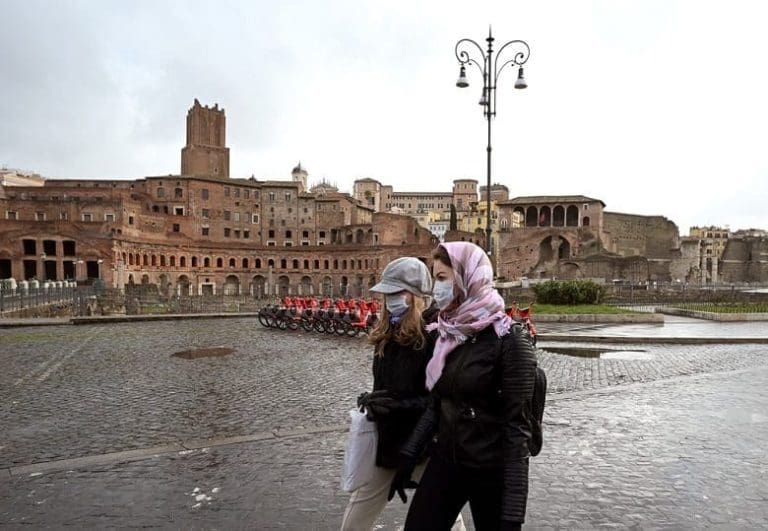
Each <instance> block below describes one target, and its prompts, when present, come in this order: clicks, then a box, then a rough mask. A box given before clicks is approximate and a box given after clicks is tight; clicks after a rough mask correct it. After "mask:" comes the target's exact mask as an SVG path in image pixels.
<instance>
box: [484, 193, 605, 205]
mask: <svg viewBox="0 0 768 531" xmlns="http://www.w3.org/2000/svg"><path fill="white" fill-rule="evenodd" d="M537 203H550V204H551V203H600V204H601V205H603V207H605V203H603V202H602V200H600V199H594V198H592V197H587V196H585V195H529V196H522V197H513V198H512V199H507V200H506V201H499V203H498V204H500V205H531V204H537Z"/></svg>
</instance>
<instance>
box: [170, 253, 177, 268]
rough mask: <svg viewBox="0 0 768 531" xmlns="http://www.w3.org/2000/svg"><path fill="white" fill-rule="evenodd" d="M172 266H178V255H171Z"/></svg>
mask: <svg viewBox="0 0 768 531" xmlns="http://www.w3.org/2000/svg"><path fill="white" fill-rule="evenodd" d="M171 267H176V257H175V256H173V255H171Z"/></svg>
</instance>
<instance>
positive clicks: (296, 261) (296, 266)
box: [291, 258, 299, 269]
mask: <svg viewBox="0 0 768 531" xmlns="http://www.w3.org/2000/svg"><path fill="white" fill-rule="evenodd" d="M291 265H292V266H293V269H298V268H299V261H298V260H296V259H295V258H294V259H293V263H292V264H291Z"/></svg>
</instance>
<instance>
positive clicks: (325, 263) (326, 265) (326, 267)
mask: <svg viewBox="0 0 768 531" xmlns="http://www.w3.org/2000/svg"><path fill="white" fill-rule="evenodd" d="M329 267H330V262H329V261H328V260H323V269H328V268H329Z"/></svg>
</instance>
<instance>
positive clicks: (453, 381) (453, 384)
mask: <svg viewBox="0 0 768 531" xmlns="http://www.w3.org/2000/svg"><path fill="white" fill-rule="evenodd" d="M476 340H477V336H472V339H471V342H472V344H475V341H476ZM466 344H467V342H466V341H465V342H464V343H463V344H462V345H460V346H459V348H461V347H463V346H464V345H466ZM466 364H467V357H466V355H465V356H464V359H462V360H461V366H460V367H459V369H458V371H455V372H454V374H453V378H451V394H452V395H453V396H456V378H458V375H459V374H460V373H461V371H462V370H463V369H464V365H466ZM457 411H458V408H457ZM456 429H457V427H456V425H455V424H454V426H453V430H452V431H453V432H454V433H455V432H456ZM451 449H452V450H453V462H454V464H455V463H457V461H456V436H455V435H454V434H452V435H451Z"/></svg>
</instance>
